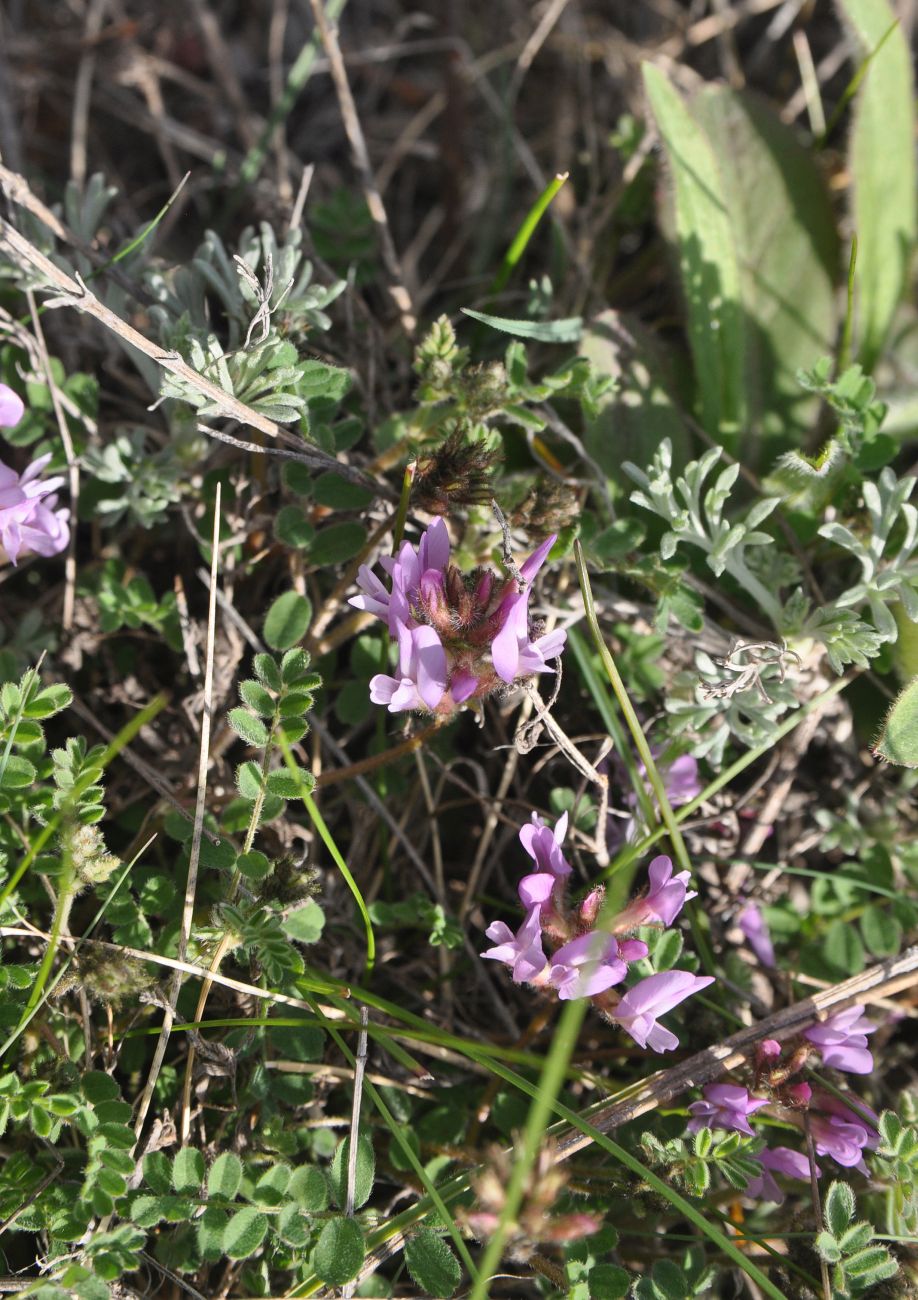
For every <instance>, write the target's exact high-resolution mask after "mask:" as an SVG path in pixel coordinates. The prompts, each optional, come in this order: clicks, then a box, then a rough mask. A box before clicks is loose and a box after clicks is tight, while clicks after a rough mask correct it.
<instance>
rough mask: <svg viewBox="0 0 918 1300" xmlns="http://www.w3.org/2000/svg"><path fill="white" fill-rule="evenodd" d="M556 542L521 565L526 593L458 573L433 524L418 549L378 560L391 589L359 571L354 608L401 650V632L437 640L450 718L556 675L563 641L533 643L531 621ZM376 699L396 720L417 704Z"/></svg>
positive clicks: (444, 708)
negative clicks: (537, 587) (506, 689)
mask: <svg viewBox="0 0 918 1300" xmlns="http://www.w3.org/2000/svg"><path fill="white" fill-rule="evenodd" d="M554 540H555V539H554V537H550V538H547V539H546V541H545V542H543V543H542V545H541V546H540V547H538V549H537V550H536V551H535V552H534V553H533V554H532V555H531V556H530V557H529V559H528V560H526V561H525V562H524V563H523V565H522V568H521V569H520V574H521V575H522V581H523V589H522V591H521V590H520V584H519V583H518V582H517V581H516V580H515V579H511V580H507V579H503V580H502V579H500V578H498V577H497V575H496V574H494V573H492V572H491V571H489V570H486V569H477V570H475V571H474V572H473V573H470V574H463V573H460V571H459V570H458V569H457V568H456V567H455V566H454V565H452V564H450V543H449V534H448V532H447V529H446V524H445V523H444V522H443V520H442V519H435V520H434V522H433V523H432V524H431V525H430V527H429V528H427V529H426V530H425V531H424V533H423V534H422V535H421V538H420V540H419V542H418V544H417V545H416V546H414V545H412V543H410V542H403V543H402V545H401V546H400V547H399V549H398V553H397V554H396V555H394V556H389V557H384V558H383V559H381V560H380V565H381V566H382V568H383V569H384V570H385V572H386V573H387V574H388V575H389V578H390V583H391V586H390V587H388V588H387V586H386V585H385V583H384V582H383V581H382V580H381V579H380V578H379V577H377V575H376V574H375V573H374V572H373V571H372V569H370V568H369V567H368V566H367V565H362V566H361V568H360V570H359V572H358V576H357V585H358V587H359V588H360V593H359V595H356V596H352V597H351V598H350V602H349V603H350V604H351V605H354V606H355V607H356V608H357V609H362V610H365V611H366V612H367V613H371V614H375V615H376V616H377V618H380V619H382V620H383V621H384V622H385V623H386V624H387V625H388V628H389V633H390V635H391V636H392V637H393V638H397V639H398V640H399V644H400V649H401V640H402V637H401V633H400V631H399V629H400V628H406V629H407V630H408V631H409V632H412V633H413V632H414V631H415V630H417V629H418V628H421V627H426V628H428V629H429V630H431V631H433V632H435V633H436V636H437V638H438V641H439V644H440V646H441V647H442V648H443V651H444V654H445V656H446V683H445V686H444V691H443V693H442V695H441V697H440V698H441V700H442V704H441V707H440V710H439V711H440V712H441V713H443V712H452V711H453V710H454V709H456V708H457V707H458V706H459V705H461V704H463V703H465V702H466V701H469V700H473V699H481V698H483V697H484V696H486V695H489V694H490V693H491V692H492V691H494V690H496V689H498V688H499V687H500V686H501V685H502V684H503V683H512V682H514V681H515V680H516V679H517V678H518V677H521V676H528V675H529V674H531V673H539V672H550V671H551V669H550V668H549V666H548V660H550V659H553V658H556V657H557V656H558V655H559V654H560V653H561V651H562V650H563V648H564V642H565V636H566V634H565V632H564V630H563V629H559V630H557V631H554V632H550V633H548V634H547V635H545V636H541V637H539V636H535V633H536V632H537V628H536V626H535V624H533V623H532V622H531V620H530V618H529V592H530V589H531V584H532V579H533V578H534V576H535V574H536V573H537V572H538V570H539V569H540V568H541V566H542V564H543V563H544V562H545V558H546V556H547V554H548V552H549V550H550V549H551V545H552V543H553V542H554ZM534 637H535V639H533V638H534ZM438 680H439V679H438ZM371 698H373V699H374V701H375V702H376V703H387V704H388V705H389V708H390V711H391V712H399V711H402V710H404V709H412V708H417V707H419V706H418V705H417V704H414V703H411V702H409V701H410V700H412V699H414V698H415V697H414V696H412V695H411V693H410V692H403V693H401V694H398V695H396V692H395V691H394V690H393V693H392V696H391V698H390V697H387V698H386V699H385V700H384V701H381V700H376V699H375V696H372V695H371ZM421 699H422V700H423V695H422V696H421ZM396 701H397V702H396ZM393 703H395V707H394V708H393Z"/></svg>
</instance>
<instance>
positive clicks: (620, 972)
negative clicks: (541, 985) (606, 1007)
mask: <svg viewBox="0 0 918 1300" xmlns="http://www.w3.org/2000/svg"><path fill="white" fill-rule="evenodd" d="M627 973H628V967H627V966H626V965H625V963H624V962H623V961H621V960H620V959H619V956H618V944H617V943H616V941H615V936H614V935H611V934H603V933H602V932H601V931H598V930H591V931H589V932H588V933H587V934H580V935H578V936H577V938H576V939H571V941H570V942H569V943H566V944H564V945H563V947H561V948H559V949H558V950H557V952H556V953H554V955H553V956H552V959H551V970H550V971H549V974H548V982H549V984H551V985H552V987H553V988H556V989H557V990H558V997H559V998H560V999H561V1000H562V1002H566V1001H568V1000H569V999H571V998H592V997H595V996H596V994H597V993H602V992H604V990H605V989H608V988H611V987H612V985H613V984H620V983H621V981H622V980H623V979H624V978H625V976H626V975H627Z"/></svg>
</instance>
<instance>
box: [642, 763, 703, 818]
mask: <svg viewBox="0 0 918 1300" xmlns="http://www.w3.org/2000/svg"><path fill="white" fill-rule="evenodd" d="M643 770H644V767H643V764H642V765H641V771H642V772H643ZM663 783H664V786H665V788H666V797H667V799H668V800H669V803H670V807H672V808H678V807H679V806H680V804H684V803H691V801H692V800H693V799H695V798H697V796H698V795H700V794H701V777H700V776H699V773H698V760H697V758H695V757H694V756H693V755H692V754H680V755H679V757H678V758H674V759H673V761H672V762H671V763H670V765H669V767H668V768H667V769H666V770H665V771H664V772H663Z"/></svg>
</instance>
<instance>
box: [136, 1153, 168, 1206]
mask: <svg viewBox="0 0 918 1300" xmlns="http://www.w3.org/2000/svg"><path fill="white" fill-rule="evenodd" d="M143 1177H144V1182H145V1183H146V1184H147V1186H148V1187H150V1188H152V1190H153V1191H154V1192H158V1193H159V1194H160V1196H165V1195H166V1194H167V1193H168V1192H171V1191H172V1167H171V1165H170V1162H169V1157H168V1156H167V1155H165V1154H164V1153H163V1152H162V1151H151V1152H150V1153H149V1154H148V1155H145V1156H144V1158H143Z"/></svg>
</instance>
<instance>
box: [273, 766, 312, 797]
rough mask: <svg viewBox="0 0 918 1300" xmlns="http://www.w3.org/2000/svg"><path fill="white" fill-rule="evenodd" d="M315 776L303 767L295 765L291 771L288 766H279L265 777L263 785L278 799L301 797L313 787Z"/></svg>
mask: <svg viewBox="0 0 918 1300" xmlns="http://www.w3.org/2000/svg"><path fill="white" fill-rule="evenodd" d="M315 785H316V778H315V777H314V776H313V774H312V773H311V772H307V770H306V769H305V768H304V767H297V769H296V772H295V773H294V772H291V771H290V769H289V768H288V767H279V768H276V769H275V771H273V772H269V773H268V774H267V776H266V777H265V787H266V789H267V790H269V791H270V793H271V794H276V795H277V796H278V798H280V799H302V798H303V796H304V795H307V794H311V793H312V791H313V790H314V789H315Z"/></svg>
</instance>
